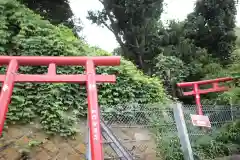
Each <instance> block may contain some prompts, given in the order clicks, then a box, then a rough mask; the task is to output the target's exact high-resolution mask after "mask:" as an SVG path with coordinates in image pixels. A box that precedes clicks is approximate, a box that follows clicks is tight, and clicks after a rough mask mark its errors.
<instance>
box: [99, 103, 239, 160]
mask: <svg viewBox="0 0 240 160" xmlns="http://www.w3.org/2000/svg"><path fill="white" fill-rule="evenodd" d="M173 107H176V105H166V104H154V105H139V104H125V105H118V106H114V107H109V106H102V110H101V115H102V119H103V120H104V121H105V122H106V124H107V125H108V127H109V128H110V129H111V130H112V132H113V133H114V134H115V135H116V137H117V138H118V139H119V140H120V142H121V143H122V144H123V146H124V147H125V148H126V149H127V150H128V151H129V152H130V153H131V154H132V155H133V156H134V158H135V159H139V160H147V159H151V160H161V159H166V160H168V159H169V160H171V159H173V160H174V159H176V160H178V159H179V160H181V159H183V157H184V156H183V153H182V150H181V146H180V139H179V137H178V131H177V127H176V122H175V119H174V111H173ZM182 111H183V115H184V119H185V123H186V126H187V131H188V135H189V139H190V143H191V146H192V148H193V154H194V159H204V158H203V157H204V156H201V153H200V152H201V151H199V150H198V148H197V147H198V144H200V143H202V142H201V141H203V142H206V141H208V140H209V141H210V140H212V138H213V137H214V136H215V134H216V133H217V132H219V131H220V130H221V128H222V127H223V126H225V125H226V124H231V123H233V122H234V121H235V120H237V119H239V118H240V109H239V107H238V106H218V105H208V106H207V105H204V106H203V112H204V115H207V116H208V117H209V119H210V122H211V129H208V130H207V131H206V130H204V129H202V128H200V127H197V126H193V124H192V121H191V117H190V115H191V114H196V106H195V105H184V106H183V107H182ZM107 144H108V143H105V156H106V157H107V159H118V158H117V155H116V154H115V153H114V152H113V151H112V150H111V149H110V148H109V145H107ZM196 148H197V149H196Z"/></svg>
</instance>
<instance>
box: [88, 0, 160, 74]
mask: <svg viewBox="0 0 240 160" xmlns="http://www.w3.org/2000/svg"><path fill="white" fill-rule="evenodd" d="M99 1H100V2H101V3H102V5H103V7H104V8H103V9H102V10H101V11H97V12H93V11H89V16H88V18H89V19H90V20H91V21H92V23H95V24H98V25H100V26H104V27H107V28H108V29H109V30H110V31H112V32H113V34H114V35H115V37H116V40H117V41H118V43H119V45H120V47H121V49H122V51H123V52H122V54H123V55H124V56H125V57H126V58H128V59H130V60H131V61H133V62H134V63H135V64H136V65H137V66H138V67H139V68H141V69H143V70H144V69H146V68H147V67H145V64H146V63H147V60H148V59H149V58H148V56H149V55H151V54H155V53H152V52H151V49H150V48H149V44H150V43H151V41H152V36H154V35H155V34H156V33H157V27H158V20H159V19H160V16H161V13H162V11H163V4H162V3H163V0H141V1H134V0H99ZM151 57H154V56H152V55H151Z"/></svg>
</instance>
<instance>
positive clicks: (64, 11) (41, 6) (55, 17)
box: [19, 0, 82, 36]
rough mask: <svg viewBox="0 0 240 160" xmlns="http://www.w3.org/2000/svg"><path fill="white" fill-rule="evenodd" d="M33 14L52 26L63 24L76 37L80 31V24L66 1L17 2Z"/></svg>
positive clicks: (32, 0)
mask: <svg viewBox="0 0 240 160" xmlns="http://www.w3.org/2000/svg"><path fill="white" fill-rule="evenodd" d="M19 1H20V2H21V3H23V4H25V5H26V6H27V7H28V8H30V9H31V10H33V11H34V12H35V13H37V14H40V15H41V16H42V17H44V19H46V20H49V21H50V22H51V23H52V24H54V25H58V24H63V25H65V26H67V27H69V28H71V29H73V31H74V33H75V35H76V36H77V35H78V34H77V33H79V32H80V31H81V30H82V23H81V20H80V19H79V18H76V17H75V16H74V14H73V12H72V10H71V7H70V5H69V1H68V0H19Z"/></svg>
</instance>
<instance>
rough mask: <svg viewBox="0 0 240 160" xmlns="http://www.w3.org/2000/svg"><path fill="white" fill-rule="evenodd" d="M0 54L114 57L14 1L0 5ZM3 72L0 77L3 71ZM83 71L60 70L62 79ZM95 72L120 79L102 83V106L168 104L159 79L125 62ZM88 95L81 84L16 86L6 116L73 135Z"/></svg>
mask: <svg viewBox="0 0 240 160" xmlns="http://www.w3.org/2000/svg"><path fill="white" fill-rule="evenodd" d="M0 8H1V9H0V12H1V14H0V15H1V16H0V19H1V23H0V33H1V34H0V50H1V51H0V53H1V55H21V56H22V55H31V56H33V55H38V56H85V55H87V56H94V55H98V56H101V55H105V56H108V55H110V54H109V53H106V52H104V51H103V50H100V49H96V48H91V47H89V46H88V45H87V44H85V43H84V42H82V41H80V40H79V39H77V38H76V37H75V36H74V34H73V33H72V31H71V30H70V29H68V28H66V27H64V26H62V25H59V26H58V27H56V26H53V25H52V24H50V23H49V22H48V21H45V20H42V19H41V17H40V16H38V15H36V14H34V13H33V12H32V11H30V10H29V9H27V8H26V7H24V6H23V5H20V4H19V3H17V2H16V1H15V0H9V1H5V0H0ZM3 71H4V69H3V67H2V68H1V72H2V73H4V72H3ZM83 71H84V68H83V67H58V68H57V73H58V74H80V73H83ZM46 72H47V68H46V67H21V68H20V69H19V73H30V74H31V73H32V74H43V73H46ZM97 73H104V74H117V83H116V84H100V85H99V86H98V88H99V104H100V105H109V106H112V105H116V104H119V103H124V102H128V101H134V102H137V103H142V104H144V103H154V102H162V101H165V100H166V99H167V98H166V95H165V93H164V90H163V87H162V84H161V82H160V81H159V79H157V78H149V77H146V76H144V75H143V73H141V72H140V71H138V70H137V69H136V67H135V66H134V65H133V64H132V63H130V62H128V61H126V60H124V59H122V60H121V65H120V66H118V67H99V68H97ZM86 105H87V101H86V90H85V87H84V86H81V87H79V85H77V84H36V83H34V84H31V83H25V84H16V85H15V89H14V93H13V96H12V103H11V105H10V106H9V112H8V115H7V122H8V123H34V122H35V121H38V122H40V123H41V125H42V128H43V129H44V130H45V131H46V132H47V133H49V134H57V133H60V134H61V135H62V136H69V135H73V134H74V133H75V132H76V129H75V128H74V126H75V124H76V123H77V121H78V120H79V118H80V117H82V116H85V114H86V108H87V106H86Z"/></svg>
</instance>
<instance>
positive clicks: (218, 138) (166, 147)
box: [157, 121, 240, 160]
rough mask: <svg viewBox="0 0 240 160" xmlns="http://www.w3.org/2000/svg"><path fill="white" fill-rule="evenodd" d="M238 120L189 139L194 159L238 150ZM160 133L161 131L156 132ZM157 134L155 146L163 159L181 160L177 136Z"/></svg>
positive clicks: (230, 153) (239, 149) (213, 156)
mask: <svg viewBox="0 0 240 160" xmlns="http://www.w3.org/2000/svg"><path fill="white" fill-rule="evenodd" d="M239 132H240V121H235V122H232V123H230V124H227V125H225V126H223V127H222V128H220V129H218V130H216V131H214V132H213V133H210V134H206V135H204V136H201V137H198V138H197V139H196V140H191V145H192V150H193V154H194V159H196V160H198V159H199V160H206V159H215V158H219V157H224V156H229V155H233V154H236V153H239V152H240V135H239ZM158 133H161V132H158ZM165 135H167V136H163V135H161V134H160V135H159V136H158V137H157V142H158V143H157V147H158V148H159V151H161V152H160V157H163V159H165V160H183V159H184V157H183V154H182V150H181V146H180V141H179V138H178V137H177V136H172V137H169V134H165Z"/></svg>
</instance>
